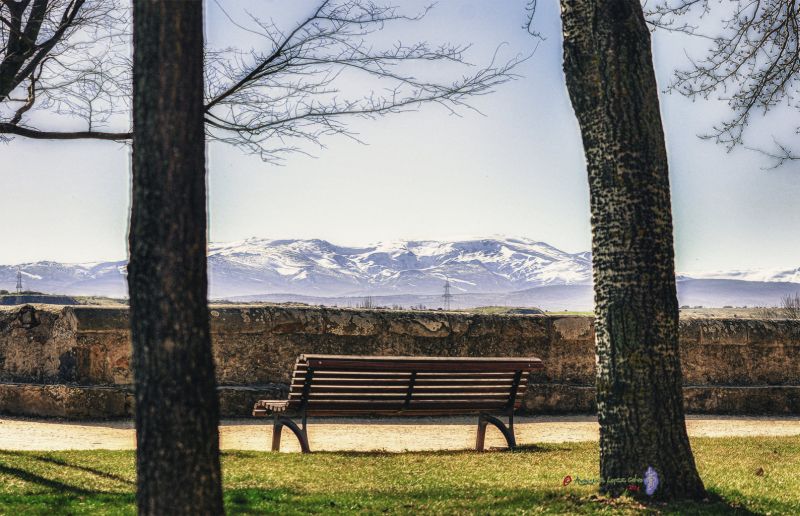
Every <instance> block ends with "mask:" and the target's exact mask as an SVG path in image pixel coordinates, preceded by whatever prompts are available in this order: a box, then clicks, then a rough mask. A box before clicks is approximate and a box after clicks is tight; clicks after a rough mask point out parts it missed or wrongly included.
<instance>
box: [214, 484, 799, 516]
mask: <svg viewBox="0 0 800 516" xmlns="http://www.w3.org/2000/svg"><path fill="white" fill-rule="evenodd" d="M225 504H226V509H227V511H228V513H229V514H261V513H282V514H301V513H327V512H336V513H391V514H398V513H400V514H402V513H407V514H416V513H429V512H430V513H453V514H459V513H481V514H484V513H485V514H514V513H519V512H521V511H531V510H533V511H535V512H536V513H537V514H540V513H541V514H674V515H678V514H680V515H684V514H687V515H691V514H703V515H729V514H736V515H742V516H753V515H757V514H762V513H758V512H753V511H751V510H749V509H748V508H746V507H743V506H740V505H736V504H731V503H727V502H725V501H724V500H722V499H714V500H709V501H708V502H681V503H675V504H657V505H656V504H653V505H643V504H641V503H638V502H637V501H636V500H633V499H630V498H621V499H607V498H602V497H599V496H597V495H589V496H581V495H579V494H576V493H569V492H564V491H559V490H552V489H545V490H531V489H518V490H514V489H503V490H488V491H486V490H484V491H480V492H476V491H474V490H465V489H438V488H436V487H431V488H430V489H417V490H411V491H404V492H398V491H387V490H374V491H372V490H365V491H360V492H357V491H350V492H348V491H345V492H338V493H307V492H302V491H300V490H298V489H291V488H274V489H254V488H248V489H233V490H227V491H226V492H225ZM772 508H773V509H776V510H778V511H781V513H785V514H791V508H788V507H781V506H774V505H773V506H772ZM784 509H789V511H788V512H783V511H784Z"/></svg>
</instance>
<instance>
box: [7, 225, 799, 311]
mask: <svg viewBox="0 0 800 516" xmlns="http://www.w3.org/2000/svg"><path fill="white" fill-rule="evenodd" d="M208 262H209V283H210V292H209V295H210V297H211V298H212V299H226V300H233V301H301V302H308V303H313V304H337V305H339V306H342V305H344V306H347V305H356V304H359V303H360V302H361V301H363V299H364V297H366V296H370V297H372V298H373V302H375V303H376V304H379V305H389V306H391V305H402V306H411V305H419V304H423V305H426V306H429V307H438V306H441V304H442V298H441V296H442V292H443V286H444V282H445V280H448V281H449V282H450V284H451V293H452V294H453V295H454V297H453V302H452V305H453V306H454V307H464V308H467V307H472V306H481V305H513V306H539V307H542V308H545V309H548V310H564V309H569V310H586V309H590V308H591V305H592V289H591V281H592V280H591V253H589V252H583V253H567V252H564V251H561V250H559V249H557V248H555V247H553V246H551V245H549V244H547V243H544V242H538V241H535V240H531V239H527V238H486V239H474V240H463V241H432V240H400V241H391V242H382V243H378V244H375V245H369V246H363V247H347V246H339V245H335V244H332V243H330V242H328V241H325V240H319V239H310V240H300V239H294V240H267V239H257V238H251V239H247V240H244V241H240V242H232V243H224V244H211V245H210V246H209V253H208ZM125 265H126V263H125V262H124V261H112V262H93V263H82V264H64V263H59V262H52V261H42V262H34V263H25V264H19V265H7V266H0V289H6V290H13V288H14V286H15V284H16V275H17V271H20V272H21V273H22V276H23V284H24V288H25V289H26V290H35V291H41V292H48V293H58V294H69V295H103V296H110V297H125V296H126V294H127V287H126V280H125ZM798 290H800V268H797V269H788V270H775V271H766V270H750V271H728V272H726V271H717V272H711V273H703V274H689V275H687V274H682V275H679V276H678V293H679V298H680V302H681V303H682V304H689V305H703V306H725V305H732V306H743V305H748V306H753V305H758V306H772V305H776V304H778V303H779V302H780V299H781V297H782V296H784V295H787V294H793V293H795V292H796V291H798Z"/></svg>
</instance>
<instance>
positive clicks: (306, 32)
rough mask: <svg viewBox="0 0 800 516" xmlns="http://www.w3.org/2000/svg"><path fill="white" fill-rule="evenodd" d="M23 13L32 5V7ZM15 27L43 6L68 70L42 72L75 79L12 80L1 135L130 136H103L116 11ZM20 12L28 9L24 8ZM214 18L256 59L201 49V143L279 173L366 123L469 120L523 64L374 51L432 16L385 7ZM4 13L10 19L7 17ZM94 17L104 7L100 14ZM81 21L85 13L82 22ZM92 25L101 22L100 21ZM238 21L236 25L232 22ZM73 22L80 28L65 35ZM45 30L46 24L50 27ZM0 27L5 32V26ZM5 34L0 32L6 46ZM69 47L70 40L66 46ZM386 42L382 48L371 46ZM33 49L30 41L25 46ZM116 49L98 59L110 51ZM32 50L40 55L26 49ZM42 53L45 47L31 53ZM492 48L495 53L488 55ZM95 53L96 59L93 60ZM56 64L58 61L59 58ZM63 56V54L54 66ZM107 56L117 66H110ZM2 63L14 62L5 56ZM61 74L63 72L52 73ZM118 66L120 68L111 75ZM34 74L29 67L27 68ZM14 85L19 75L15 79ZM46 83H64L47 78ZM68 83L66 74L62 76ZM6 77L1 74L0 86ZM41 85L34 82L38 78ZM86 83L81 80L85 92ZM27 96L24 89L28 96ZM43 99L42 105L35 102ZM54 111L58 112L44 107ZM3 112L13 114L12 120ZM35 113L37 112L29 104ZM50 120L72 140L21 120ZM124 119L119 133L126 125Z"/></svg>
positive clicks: (407, 47)
mask: <svg viewBox="0 0 800 516" xmlns="http://www.w3.org/2000/svg"><path fill="white" fill-rule="evenodd" d="M31 1H32V2H33V3H32V4H31ZM18 3H19V2H14V1H12V0H0V5H2V6H3V7H0V13H3V15H4V17H7V18H8V20H9V23H12V24H13V23H14V19H15V18H13V16H12V14H13V12H15V11H14V10H15V9H17V10H18V6H17V4H18ZM22 3H25V4H26V9H27V10H26V11H25V13H26V15H25V16H22V17H21V19H22V22H21V24H20V23H18V25H21V26H22V27H23V29H22V30H23V31H24V27H25V26H26V23H25V20H27V24H28V25H29V24H30V23H31V20H35V19H36V15H34V14H32V9H33V6H35V5H38V4H40V3H42V4H46V5H47V8H48V11H47V12H48V13H50V16H51V18H54V19H55V17H56V16H57V15H61V14H62V13H64V12H67V11H68V12H69V13H74V18H69V16H67V18H65V19H66V20H70V19H71V20H73V21H66V22H64V23H65V24H66V26H67V28H66V29H65V32H64V34H63V35H62V36H60V37H59V38H56V39H57V40H58V41H61V40H62V39H63V40H64V42H63V43H60V44H61V47H59V48H63V49H65V50H69V52H72V54H70V55H71V56H76V55H77V56H81V57H83V56H85V57H86V59H81V58H80V57H78V58H76V57H70V59H68V60H64V59H60V58H59V55H57V54H56V53H55V51H52V50H45V51H44V52H43V56H42V57H41V59H40V62H41V61H45V62H46V63H49V62H50V60H53V61H54V64H55V63H58V64H59V66H62V67H64V68H66V69H67V70H68V71H69V72H70V73H77V72H76V71H73V67H74V66H75V64H76V63H80V65H81V66H80V67H79V68H80V70H82V72H81V73H82V75H81V77H82V79H81V80H78V79H70V81H69V82H70V84H71V85H73V86H72V87H71V88H65V87H63V86H64V85H62V88H61V90H59V93H58V96H57V97H56V94H55V93H50V91H51V90H52V88H51V86H50V84H51V83H45V82H44V81H43V80H42V79H41V78H40V76H39V75H34V76H32V77H31V76H30V74H28V76H27V77H28V78H27V79H26V78H25V77H26V76H25V75H24V74H23V75H22V78H20V79H18V80H17V79H15V81H16V82H14V86H13V87H11V89H10V90H9V92H12V93H16V94H17V95H19V93H20V92H21V91H23V90H24V88H26V87H28V88H29V89H30V91H31V93H30V94H29V95H28V97H29V98H33V99H34V100H33V101H31V102H29V104H30V106H29V107H25V106H26V105H27V104H28V103H26V101H25V100H24V99H19V98H18V99H16V100H13V101H12V99H11V98H10V97H8V96H6V97H0V103H1V104H2V107H3V110H2V111H0V116H1V117H2V118H0V134H2V133H5V134H16V135H20V136H27V137H33V138H63V139H71V138H101V139H116V140H127V139H129V138H130V132H129V131H128V130H127V127H126V130H121V131H117V132H106V127H105V126H104V124H105V123H110V122H112V121H113V120H114V118H113V115H115V114H117V113H119V111H124V113H125V115H126V117H127V118H129V112H128V111H129V87H128V83H129V59H128V58H127V56H121V54H123V53H124V52H122V50H124V49H122V48H121V47H120V46H119V45H118V43H119V40H120V39H125V44H127V39H126V36H125V37H123V35H125V34H126V32H127V26H128V20H127V11H126V10H125V9H120V8H119V6H116V5H114V6H113V9H112V5H113V3H108V2H104V1H101V0H71V1H70V0H28V1H24V2H22ZM27 4H31V5H27ZM215 4H216V6H217V7H218V8H219V9H220V11H221V12H222V13H223V14H224V15H225V16H226V17H227V22H228V23H231V24H233V25H235V26H236V27H238V28H239V29H241V30H244V31H247V32H248V33H250V34H251V35H255V36H257V37H258V41H260V42H262V43H263V48H256V49H253V50H250V51H244V50H242V49H239V48H224V49H211V48H207V49H206V106H205V119H206V133H207V136H208V138H209V139H210V140H217V141H222V142H225V143H229V144H232V145H235V146H237V147H240V148H242V149H244V150H245V151H247V152H250V153H255V154H258V155H259V156H260V157H261V158H262V159H264V160H265V161H270V162H280V161H281V160H282V159H283V157H285V155H286V154H287V153H290V152H306V151H305V150H304V149H306V148H307V147H304V146H303V142H311V143H313V144H316V145H318V146H324V142H323V140H322V138H323V137H324V136H328V135H333V134H340V135H345V136H348V137H351V138H355V139H358V136H357V135H356V134H355V133H354V132H353V131H352V130H350V129H348V126H347V121H348V118H353V117H361V118H376V117H380V116H383V115H386V114H389V113H397V112H402V111H409V110H414V109H417V108H418V107H419V106H420V105H422V104H424V103H435V104H438V105H440V106H444V107H445V109H447V110H449V111H450V112H451V113H455V114H458V113H460V112H461V111H463V110H464V109H473V108H472V107H471V106H470V105H469V104H468V100H469V99H470V98H471V97H475V96H480V95H484V94H487V93H490V92H492V91H493V89H494V88H495V87H496V86H499V85H500V84H503V83H505V82H507V81H509V80H511V79H513V78H515V74H514V69H515V67H516V66H517V65H518V64H520V63H521V62H522V61H524V60H525V59H526V56H516V57H514V58H512V59H510V60H504V61H502V62H498V60H497V59H496V58H495V59H492V60H491V61H490V62H489V63H487V64H485V65H483V66H475V65H473V64H471V63H469V62H468V61H467V57H466V54H467V52H468V50H469V44H453V43H442V44H433V43H429V42H427V41H414V42H410V43H408V42H403V41H394V42H393V43H390V44H388V45H387V44H384V45H380V44H378V43H376V42H375V39H376V38H375V37H374V36H375V33H377V32H378V31H380V30H382V29H384V28H390V26H395V25H398V26H399V25H401V24H408V23H415V22H417V21H419V20H421V19H423V18H424V17H425V15H426V14H427V13H428V12H429V11H430V9H431V7H427V8H425V9H423V10H422V11H421V12H412V13H407V12H403V11H402V10H401V9H400V8H398V7H397V6H393V5H387V4H377V3H375V2H372V1H365V0H339V1H336V0H323V1H320V3H319V4H318V5H317V6H316V9H314V10H313V11H311V12H310V14H309V15H308V17H307V18H305V19H302V20H299V21H297V22H296V23H295V24H294V25H293V26H290V27H289V28H288V29H286V28H281V27H279V26H278V25H277V24H276V23H275V22H274V21H272V20H269V19H262V18H260V17H259V16H258V14H257V13H254V14H249V13H248V15H247V16H241V13H233V12H230V11H228V10H225V8H224V6H223V3H222V2H218V1H216V0H215ZM8 6H11V7H8ZM101 6H103V7H102V8H101ZM85 9H89V11H87V12H86V13H84V10H85ZM101 15H102V16H101ZM240 18H243V19H240ZM76 20H80V22H81V25H80V26H76V25H74V24H75V23H77V21H76ZM51 25H52V24H51ZM4 26H8V23H6V22H5V21H4ZM12 33H13V31H12V30H11V29H5V33H4V34H7V36H5V37H4V41H7V40H9V39H10V38H9V36H8V35H10V34H12ZM68 36H70V37H68ZM382 39H386V38H382ZM34 41H39V40H36V39H35V38H34ZM112 41H113V43H114V44H115V45H116V46H114V47H113V48H111V47H108V45H111V43H110V42H112ZM36 44H37V45H39V46H43V45H44V43H36ZM42 48H44V47H42ZM498 48H499V47H498ZM101 49H105V50H106V51H105V52H103V51H101ZM69 52H67V53H69ZM63 53H64V52H62V54H63ZM110 54H115V55H116V57H118V58H119V57H121V58H122V59H117V58H115V59H109V58H108V56H109V55H110ZM3 55H4V56H5V58H6V60H8V59H16V57H14V56H16V55H17V52H16V51H15V50H14V49H13V48H10V46H9V45H8V44H6V46H5V48H4V50H3ZM64 62H67V63H69V64H68V65H65V64H63V63H64ZM121 63H124V65H121ZM34 68H35V66H34ZM17 75H20V74H17ZM50 75H52V76H54V79H52V80H51V81H53V80H56V79H57V78H58V77H59V76H60V77H65V75H64V73H61V74H60V75H59V74H55V73H50ZM67 75H69V74H67ZM5 77H6V74H5V72H4V71H3V80H5ZM42 77H44V75H42ZM87 77H91V80H87V79H86V78H87ZM31 85H32V87H31ZM43 96H47V98H48V99H51V100H50V102H49V103H47V102H45V101H44V100H42V99H41V98H42V97H43ZM56 98H57V99H58V100H57V101H56V100H55V99H56ZM12 102H17V104H15V105H14V108H13V111H12V108H11V107H9V106H11V104H12ZM36 102H40V103H39V104H35V103H36ZM34 106H35V107H39V108H41V109H49V110H51V111H56V112H58V113H64V114H67V115H70V118H72V117H78V118H80V119H81V120H83V122H84V124H83V125H84V127H83V128H82V130H80V131H65V132H59V131H47V130H42V129H39V127H38V126H37V125H36V124H35V123H34V121H33V120H34V119H32V118H29V117H28V116H26V113H27V112H28V110H30V109H31V108H32V107H34ZM127 118H126V119H125V122H123V123H125V124H129V122H128V121H127Z"/></svg>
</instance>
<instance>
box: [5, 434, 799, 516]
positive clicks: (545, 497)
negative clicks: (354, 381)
mask: <svg viewBox="0 0 800 516" xmlns="http://www.w3.org/2000/svg"><path fill="white" fill-rule="evenodd" d="M693 446H694V449H695V455H696V458H697V463H698V467H699V469H700V472H701V474H702V476H703V478H704V480H705V483H706V486H707V487H708V488H709V490H710V491H711V493H712V494H713V495H715V496H716V497H719V498H720V499H719V500H717V501H714V502H708V503H700V504H689V503H684V504H677V505H650V506H647V507H646V506H643V505H641V504H639V503H638V502H636V501H635V500H634V499H632V498H627V497H623V498H622V499H620V500H616V501H613V500H608V499H604V498H602V497H600V496H597V494H596V491H595V488H594V487H593V486H589V485H584V486H579V485H575V483H574V482H573V484H571V485H569V486H567V487H563V486H562V485H561V482H562V479H563V478H564V476H565V475H572V476H573V477H576V476H579V477H582V478H594V477H597V475H598V469H597V453H598V452H597V445H596V444H595V443H570V444H558V445H544V446H541V447H537V448H527V449H523V450H521V451H517V452H513V453H507V452H490V453H482V454H479V453H474V452H466V451H465V452H431V453H402V454H388V453H315V454H312V455H305V456H304V455H300V454H285V453H283V454H273V453H262V452H244V451H240V452H230V453H225V454H224V456H223V468H224V483H225V503H226V506H227V509H228V512H229V513H230V514H261V513H280V514H301V513H375V514H377V513H386V512H388V513H406V514H416V513H420V512H422V513H438V514H441V513H448V514H449V513H462V514H463V513H480V514H489V513H492V514H497V513H515V514H645V513H646V514H662V513H663V514H730V513H739V514H753V513H755V514H800V437H791V438H786V437H784V438H724V439H694V440H693ZM759 468H763V474H761V475H758V474H756V472H757V471H758V470H759ZM134 482H135V477H134V457H133V453H132V452H112V451H71V452H47V453H44V452H13V451H0V514H48V515H52V514H134Z"/></svg>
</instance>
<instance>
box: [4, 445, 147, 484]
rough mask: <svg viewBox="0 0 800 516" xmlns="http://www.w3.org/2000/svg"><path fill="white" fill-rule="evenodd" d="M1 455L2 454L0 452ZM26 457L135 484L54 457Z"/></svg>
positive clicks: (107, 473)
mask: <svg viewBox="0 0 800 516" xmlns="http://www.w3.org/2000/svg"><path fill="white" fill-rule="evenodd" d="M0 453H2V452H0ZM27 457H29V458H31V459H34V460H37V461H39V462H44V463H48V464H54V465H56V466H61V467H64V468H70V469H77V470H79V471H83V472H85V473H91V474H92V475H96V476H98V477H102V478H106V479H108V480H114V481H115V482H119V483H121V484H126V485H129V486H134V485H136V482H135V481H133V480H130V479H127V478H125V477H122V476H120V475H116V474H114V473H110V472H108V471H103V470H101V469H97V468H91V467H89V466H81V465H80V464H71V463H69V462H67V461H65V460H63V459H59V458H56V457H48V456H47V455H27Z"/></svg>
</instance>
